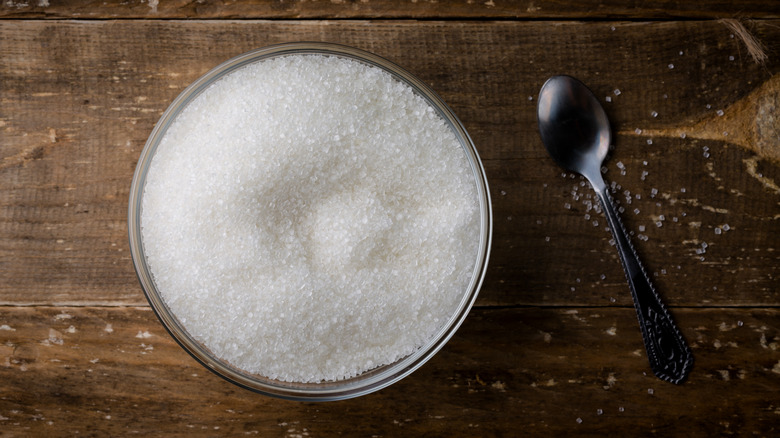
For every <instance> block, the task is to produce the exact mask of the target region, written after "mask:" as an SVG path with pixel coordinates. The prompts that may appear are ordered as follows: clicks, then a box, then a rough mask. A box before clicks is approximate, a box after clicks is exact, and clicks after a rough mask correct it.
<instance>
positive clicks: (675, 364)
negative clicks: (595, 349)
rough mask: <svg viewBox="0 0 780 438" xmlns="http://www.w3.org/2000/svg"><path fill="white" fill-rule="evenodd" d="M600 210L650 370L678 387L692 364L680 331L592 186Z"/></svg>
mask: <svg viewBox="0 0 780 438" xmlns="http://www.w3.org/2000/svg"><path fill="white" fill-rule="evenodd" d="M593 188H594V189H595V190H596V194H597V195H598V197H599V200H600V201H601V205H602V207H604V215H605V216H606V217H607V221H608V222H609V229H610V230H612V235H613V236H614V237H615V244H616V246H617V249H618V252H619V253H620V260H621V262H622V263H623V269H624V270H625V272H626V278H627V279H628V285H629V286H630V288H631V295H632V296H633V297H634V307H635V308H636V315H637V318H639V327H640V328H641V329H642V338H643V339H644V341H645V349H646V350H647V358H648V359H649V361H650V368H651V369H652V370H653V372H654V373H655V375H656V376H658V377H660V378H661V379H663V380H666V381H667V382H671V383H675V384H679V383H682V381H683V380H685V378H686V377H687V376H688V372H689V371H690V370H691V366H692V365H693V355H692V354H691V350H690V349H689V348H688V344H686V343H685V339H683V337H682V334H681V333H680V330H679V329H678V328H677V326H676V325H675V324H674V321H672V317H671V315H669V312H668V311H667V310H666V307H665V306H664V304H663V303H662V302H661V298H660V297H659V296H658V293H657V292H656V291H655V288H654V287H653V285H652V283H650V278H649V277H648V276H647V273H646V272H645V269H644V267H643V266H642V264H641V263H640V262H639V258H638V257H637V254H636V250H635V249H634V247H633V245H632V244H631V241H630V240H629V238H628V235H627V234H626V229H625V227H624V226H623V222H622V221H621V220H620V217H619V216H618V214H617V212H616V211H615V208H614V206H613V204H612V199H611V197H610V196H609V194H608V191H607V188H606V187H605V186H604V184H603V183H602V184H600V187H597V186H596V184H594V187H593Z"/></svg>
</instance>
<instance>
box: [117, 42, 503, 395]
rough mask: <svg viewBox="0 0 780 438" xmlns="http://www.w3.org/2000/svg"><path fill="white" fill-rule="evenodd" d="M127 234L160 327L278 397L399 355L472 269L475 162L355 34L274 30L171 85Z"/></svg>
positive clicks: (384, 370)
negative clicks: (351, 37) (305, 37)
mask: <svg viewBox="0 0 780 438" xmlns="http://www.w3.org/2000/svg"><path fill="white" fill-rule="evenodd" d="M128 229H129V238H130V248H131V254H132V259H133V264H134V265H135V270H136V273H137V275H138V278H139V281H140V283H141V287H142V289H143V290H144V293H145V295H146V297H147V299H148V301H149V303H150V305H151V308H152V309H153V310H154V312H155V313H156V315H157V317H158V318H159V319H160V321H161V323H162V324H163V326H164V327H165V328H166V329H167V330H168V332H169V333H170V334H171V336H172V337H173V338H174V339H175V340H176V341H177V342H178V343H179V344H180V345H181V347H182V348H183V349H184V350H185V351H187V352H188V353H189V354H190V355H191V356H192V357H194V358H195V359H196V360H197V361H199V362H200V363H201V364H202V365H203V366H205V367H206V368H207V369H209V370H211V371H213V372H214V373H216V374H217V375H219V376H221V377H223V378H224V379H226V380H228V381H230V382H232V383H234V384H236V385H239V386H241V387H244V388H247V389H250V390H253V391H256V392H259V393H262V394H266V395H270V396H275V397H280V398H284V399H291V400H321V401H326V400H340V399H346V398H351V397H357V396H360V395H364V394H368V393H370V392H373V391H377V390H379V389H382V388H384V387H386V386H388V385H390V384H392V383H394V382H397V381H398V380H400V379H402V378H403V377H405V376H407V375H409V374H410V373H412V372H413V371H414V370H416V369H417V368H419V367H420V366H421V365H422V364H423V363H425V362H426V361H427V360H428V359H430V358H431V357H432V356H433V355H434V354H435V353H436V352H437V351H439V350H440V349H441V348H442V346H443V345H444V344H445V343H446V342H447V341H448V340H449V339H450V338H451V337H452V336H453V334H454V333H455V331H456V330H457V329H458V327H459V326H460V325H461V323H462V322H463V320H464V319H465V318H466V315H467V314H468V312H469V310H470V309H471V306H472V304H473V303H474V300H475V299H476V297H477V294H478V291H479V288H480V286H481V284H482V280H483V278H484V275H485V270H486V267H487V262H488V256H489V253H490V242H491V232H492V214H491V206H490V196H489V193H488V185H487V180H486V178H485V172H484V169H483V167H482V163H481V161H480V159H479V156H478V154H477V151H476V149H475V147H474V144H473V142H472V140H471V138H470V137H469V135H468V133H467V132H466V130H465V129H464V127H463V125H462V124H461V122H460V121H459V120H458V118H457V117H456V116H455V114H454V113H453V112H452V110H451V109H450V108H449V107H448V106H447V105H446V104H445V103H444V102H443V101H442V99H441V98H440V97H439V96H438V95H437V94H436V93H435V92H433V91H432V90H431V89H430V88H429V87H428V86H427V85H425V84H424V83H423V82H422V81H420V80H419V79H417V78H416V77H414V76H413V75H411V74H410V73H408V72H407V71H406V70H404V69H402V68H401V67H399V66H397V65H395V64H393V63H392V62H390V61H387V60H385V59H384V58H381V57H379V56H376V55H374V54H371V53H368V52H365V51H362V50H358V49H355V48H352V47H347V46H341V45H334V44H327V43H290V44H281V45H276V46H270V47H266V48H262V49H258V50H254V51H251V52H248V53H245V54H243V55H239V56H237V57H235V58H233V59H230V60H228V61H226V62H224V63H223V64H221V65H219V66H217V67H216V68H214V69H213V70H211V71H209V72H208V73H206V74H205V75H204V76H202V77H201V78H199V79H198V80H196V81H195V82H194V83H192V84H191V85H190V86H189V87H188V88H186V89H185V90H184V91H183V92H182V93H181V94H180V95H179V96H178V97H177V98H176V99H175V100H174V101H173V103H172V104H171V105H170V107H169V108H168V109H167V110H166V111H165V113H164V114H163V115H162V117H161V119H160V121H159V122H158V123H157V124H156V126H155V127H154V129H153V131H152V133H151V134H150V136H149V139H148V141H147V143H146V145H145V147H144V149H143V152H142V153H141V156H140V159H139V161H138V165H137V167H136V171H135V174H134V176H133V181H132V186H131V190H130V200H129V212H128Z"/></svg>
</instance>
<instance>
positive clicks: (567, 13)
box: [0, 0, 780, 20]
mask: <svg viewBox="0 0 780 438" xmlns="http://www.w3.org/2000/svg"><path fill="white" fill-rule="evenodd" d="M0 17H6V18H46V19H59V18H72V19H86V20H89V19H105V18H112V19H113V18H165V19H169V18H173V19H178V18H219V19H225V18H227V19H234V18H235V19H248V18H261V19H268V18H283V19H299V18H316V19H322V18H353V19H354V18H370V19H376V18H378V19H387V18H415V19H420V18H435V19H439V18H474V19H485V18H534V19H537V18H631V19H633V18H639V19H647V18H648V17H653V18H658V19H668V18H675V17H676V18H735V17H750V18H780V6H778V5H777V4H776V3H774V2H771V1H765V0H743V1H739V2H734V1H729V0H710V1H708V0H685V1H680V0H658V1H652V2H648V1H641V2H636V1H635V2H627V1H624V0H598V1H595V0H569V1H555V0H510V1H493V0H410V1H394V0H245V1H214V0H195V1H193V0H129V1H128V0H70V1H68V2H57V1H53V0H4V1H3V4H2V5H0Z"/></svg>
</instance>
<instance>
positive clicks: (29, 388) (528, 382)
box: [0, 307, 780, 436]
mask: <svg viewBox="0 0 780 438" xmlns="http://www.w3.org/2000/svg"><path fill="white" fill-rule="evenodd" d="M778 317H780V313H778V311H777V309H768V310H759V309H755V310H750V311H744V310H728V309H715V310H713V309H698V310H695V309H688V310H680V311H679V312H678V322H679V323H680V326H681V329H682V331H683V332H684V333H685V335H686V336H687V337H688V339H689V341H691V345H692V348H693V351H694V354H695V356H696V363H695V366H694V369H693V372H692V374H691V376H690V379H689V381H687V382H686V383H685V384H683V385H681V386H675V385H672V384H669V383H666V382H662V381H660V380H658V379H656V378H655V377H654V376H652V374H651V373H650V372H649V369H648V366H647V360H646V357H645V356H644V350H643V349H642V347H641V339H640V335H639V331H638V329H637V326H636V320H635V317H634V313H633V310H632V309H621V308H600V309H538V308H527V309H503V310H501V309H493V310H491V309H483V310H477V311H474V312H472V314H471V315H470V316H469V317H468V319H467V320H466V322H465V323H464V325H463V327H462V328H461V329H460V330H459V331H458V333H457V334H456V335H455V337H454V338H453V339H452V340H451V341H450V342H449V343H448V344H447V346H445V348H444V349H443V350H442V351H441V352H440V353H439V354H437V355H436V356H435V357H434V358H433V359H432V360H431V361H430V362H428V363H427V364H426V365H424V366H423V367H422V368H421V369H420V370H418V371H416V372H415V373H414V374H412V375H411V376H409V377H407V378H406V379H404V380H402V381H401V382H399V383H396V384H394V385H392V386H391V387H389V388H387V389H385V390H382V391H380V392H378V393H374V394H372V395H369V396H366V397H362V398H360V399H356V400H350V401H344V402H331V403H319V404H317V403H296V402H286V401H280V400H276V399H272V398H269V397H265V396H261V395H258V394H254V393H251V392H249V391H246V390H243V389H240V388H237V387H235V386H233V385H231V384H229V383H227V382H225V381H223V380H222V379H220V378H218V377H217V376H215V375H213V374H211V373H210V372H209V371H207V370H206V369H205V368H203V367H201V366H200V365H199V364H197V363H196V362H195V361H194V360H193V359H192V358H190V357H189V356H188V355H187V354H186V353H185V352H184V351H183V350H182V349H181V348H180V347H179V346H178V345H177V344H176V343H175V342H174V341H173V340H172V339H171V338H170V337H169V336H168V334H167V333H166V332H165V330H163V328H162V326H161V325H160V324H159V323H158V321H157V319H156V318H155V316H154V314H153V313H152V312H151V311H149V310H148V308H84V307H80V308H72V307H59V308H48V307H35V308H18V307H17V308H7V307H6V308H0V381H2V382H3V391H2V394H0V424H2V432H0V434H3V435H4V436H5V435H10V436H16V435H19V436H22V435H25V436H30V435H46V436H60V435H68V436H73V435H75V434H79V435H92V434H97V435H101V436H106V435H110V436H117V435H130V434H153V435H160V434H164V435H169V434H174V435H184V434H189V433H200V434H207V435H208V434H213V435H220V436H225V435H228V436H234V435H239V434H248V435H253V434H258V435H260V436H267V435H270V434H273V435H282V436H290V435H293V434H300V435H302V436H321V435H330V434H332V435H335V434H338V433H343V434H345V435H351V436H356V435H359V436H371V435H380V436H419V435H422V434H428V435H433V436H464V435H471V436H474V435H478V436H516V434H518V433H520V431H522V434H523V435H535V434H541V433H552V434H555V435H571V434H594V435H602V434H608V433H609V431H614V430H621V431H622V433H625V434H629V435H631V436H636V435H642V436H646V435H651V434H659V435H669V434H673V435H677V434H684V435H686V436H714V435H729V434H736V435H757V436H772V435H776V433H777V432H778V427H780V421H778V411H777V409H778V397H777V392H776V389H777V379H778V373H780V351H778V343H779V342H780V324H778V322H779V321H780V319H779V318H778ZM488 339H489V340H490V341H489V342H486V340H488ZM31 379H34V380H31ZM694 400H695V401H694ZM578 419H580V420H581V423H578Z"/></svg>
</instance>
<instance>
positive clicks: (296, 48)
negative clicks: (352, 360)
mask: <svg viewBox="0 0 780 438" xmlns="http://www.w3.org/2000/svg"><path fill="white" fill-rule="evenodd" d="M299 54H318V55H325V56H337V57H342V58H346V59H350V60H353V61H358V62H361V63H364V64H368V65H370V66H374V67H378V68H380V69H382V70H384V71H385V72H387V73H389V74H390V75H391V76H392V77H393V78H395V79H396V80H398V81H401V82H403V83H405V84H407V85H408V86H410V87H411V88H412V90H413V91H414V92H415V93H416V94H418V95H419V96H421V97H423V98H424V99H425V100H426V101H427V102H428V104H429V105H430V106H431V107H432V108H434V109H435V110H436V111H437V112H438V114H439V115H440V116H441V117H442V119H444V120H445V122H446V123H447V124H448V125H449V126H450V128H451V129H452V131H453V132H454V133H455V136H456V137H457V139H458V141H459V142H460V144H461V145H462V147H463V151H464V153H465V154H466V157H467V159H468V162H469V164H470V167H471V170H472V173H473V175H474V181H475V184H476V188H477V195H478V202H479V220H480V235H479V245H478V251H479V253H478V255H477V259H476V263H475V265H474V270H473V274H472V276H471V281H470V284H469V286H468V288H467V289H466V291H465V292H464V294H463V296H462V298H461V300H460V302H459V304H458V306H457V308H456V310H455V312H454V313H453V314H452V315H451V316H450V318H449V319H448V321H447V322H446V323H445V324H444V326H443V327H442V328H441V329H440V330H439V331H438V332H437V333H436V334H435V335H434V336H433V337H432V338H431V339H430V340H428V342H427V343H425V344H424V345H423V346H422V347H421V348H419V349H417V350H416V351H415V352H414V353H412V354H410V355H408V356H406V357H403V358H401V359H399V360H397V361H396V362H394V363H391V364H388V365H383V366H380V367H378V368H375V369H372V370H369V371H366V372H364V373H362V374H359V375H357V376H355V377H352V378H347V379H344V380H338V381H323V382H318V383H294V382H285V381H279V380H274V379H269V378H266V377H264V376H261V375H257V374H252V373H248V372H246V371H244V370H241V369H238V368H236V367H234V366H232V365H231V364H229V363H227V362H226V361H224V360H222V359H220V358H218V357H216V356H215V355H214V354H213V353H212V352H211V351H209V349H208V348H207V347H206V346H205V345H203V344H202V343H200V342H198V341H196V340H195V339H194V338H193V337H192V336H191V335H190V334H189V333H188V332H187V328H186V326H185V325H183V324H181V323H180V321H179V320H178V319H177V318H176V315H174V314H173V313H172V312H171V310H170V309H169V308H168V306H167V305H166V304H165V302H164V301H163V300H162V298H161V296H160V293H159V291H158V289H157V287H156V285H155V282H154V279H153V277H152V274H151V272H150V269H149V266H148V265H147V261H146V256H145V254H144V243H143V241H142V238H141V237H142V236H141V199H142V196H143V193H144V185H145V181H146V176H147V173H148V171H149V166H150V164H151V161H152V159H153V158H154V155H155V151H156V149H157V147H158V145H159V143H160V141H161V139H162V137H163V136H164V134H165V132H166V130H167V129H168V128H169V126H170V125H171V123H172V122H173V120H174V119H176V117H177V115H178V114H179V113H180V112H181V111H182V109H183V108H184V107H185V106H186V105H187V104H188V103H189V102H191V101H192V100H193V99H194V98H195V97H196V96H198V95H199V94H200V93H201V92H202V91H203V90H205V89H206V88H207V87H208V86H209V85H210V84H212V83H213V82H215V81H216V80H218V79H219V78H221V77H223V76H224V75H226V74H228V73H230V72H232V71H234V70H236V69H239V68H241V67H243V66H245V65H247V64H250V63H253V62H257V61H260V60H264V59H269V58H273V57H278V56H285V55H299ZM128 233H129V239H130V251H131V255H132V259H133V264H134V266H135V271H136V274H137V276H138V279H139V281H140V283H141V287H142V288H143V291H144V293H145V295H146V298H147V300H148V301H149V304H150V305H151V308H152V310H153V311H154V312H155V314H156V315H157V317H158V318H159V319H160V321H161V322H162V324H163V326H164V327H165V328H166V329H167V330H168V332H169V333H170V334H171V336H173V338H174V339H175V340H176V341H177V342H178V343H179V345H181V346H182V348H184V350H185V351H187V353H189V354H190V355H191V356H192V357H194V358H195V359H196V360H197V361H198V362H200V363H201V364H202V365H203V366H205V367H206V368H207V369H209V370H211V371H213V372H214V373H216V374H217V375H219V376H220V377H222V378H224V379H226V380H228V381H229V382H232V383H234V384H236V385H238V386H241V387H243V388H246V389H249V390H252V391H255V392H258V393H262V394H265V395H269V396H274V397H279V398H283V399H289V400H300V401H328V400H341V399H347V398H352V397H357V396H360V395H364V394H368V393H371V392H374V391H377V390H379V389H382V388H384V387H386V386H388V385H390V384H392V383H394V382H397V381H398V380H400V379H402V378H404V377H406V376H407V375H409V374H410V373H412V372H413V371H414V370H416V369H417V368H419V367H420V366H421V365H423V364H424V363H425V362H426V361H428V360H429V359H430V358H431V357H433V355H434V354H435V353H436V352H437V351H439V349H441V348H442V346H444V344H445V343H446V342H447V341H448V340H449V339H450V338H451V337H452V335H453V334H454V333H455V331H456V330H457V329H458V327H459V326H460V324H461V323H462V322H463V320H464V319H465V318H466V315H467V314H468V312H469V310H470V309H471V306H472V305H473V303H474V301H475V300H476V298H477V294H478V292H479V288H480V286H481V285H482V280H483V278H484V276H485V271H486V268H487V262H488V256H489V253H490V245H491V235H492V213H491V204H490V194H489V192H488V184H487V179H486V178H485V171H484V169H483V167H482V163H481V161H480V159H479V156H478V154H477V151H476V149H475V147H474V144H473V142H472V140H471V138H470V137H469V135H468V133H467V132H466V130H465V128H464V127H463V125H462V123H461V122H460V120H458V118H457V117H456V116H455V114H454V113H453V112H452V110H450V108H449V107H448V106H447V105H446V104H445V103H444V101H442V99H441V98H440V97H439V96H438V95H437V94H436V93H435V92H434V91H433V90H431V89H430V88H429V87H428V86H427V85H425V84H424V83H423V82H422V81H420V80H419V79H417V78H416V77H414V76H413V75H411V74H410V73H409V72H407V71H406V70H404V69H402V68H401V67H399V66H397V65H396V64H394V63H392V62H390V61H387V60H385V59H383V58H381V57H379V56H377V55H374V54H371V53H368V52H365V51H362V50H359V49H355V48H352V47H348V46H342V45H336V44H329V43H316V42H303V43H288V44H280V45H275V46H269V47H265V48H261V49H258V50H253V51H251V52H247V53H244V54H242V55H239V56H237V57H235V58H232V59H230V60H228V61H226V62H224V63H222V64H221V65H219V66H217V67H216V68H214V69H212V70H211V71H209V72H208V73H206V74H205V75H203V76H202V77H201V78H199V79H198V80H196V81H195V82H194V83H192V84H191V85H190V86H189V87H187V88H186V89H185V90H184V91H183V92H182V93H181V94H180V95H179V96H178V97H177V98H176V99H175V100H174V101H173V103H172V104H171V105H170V106H169V107H168V109H167V110H166V111H165V113H163V115H162V117H161V118H160V120H159V122H158V123H157V124H156V125H155V127H154V129H153V130H152V133H151V134H150V136H149V139H148V140H147V142H146V145H145V146H144V149H143V151H142V152H141V156H140V158H139V161H138V165H137V167H136V169H135V174H134V176H133V181H132V185H131V188H130V199H129V210H128Z"/></svg>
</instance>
